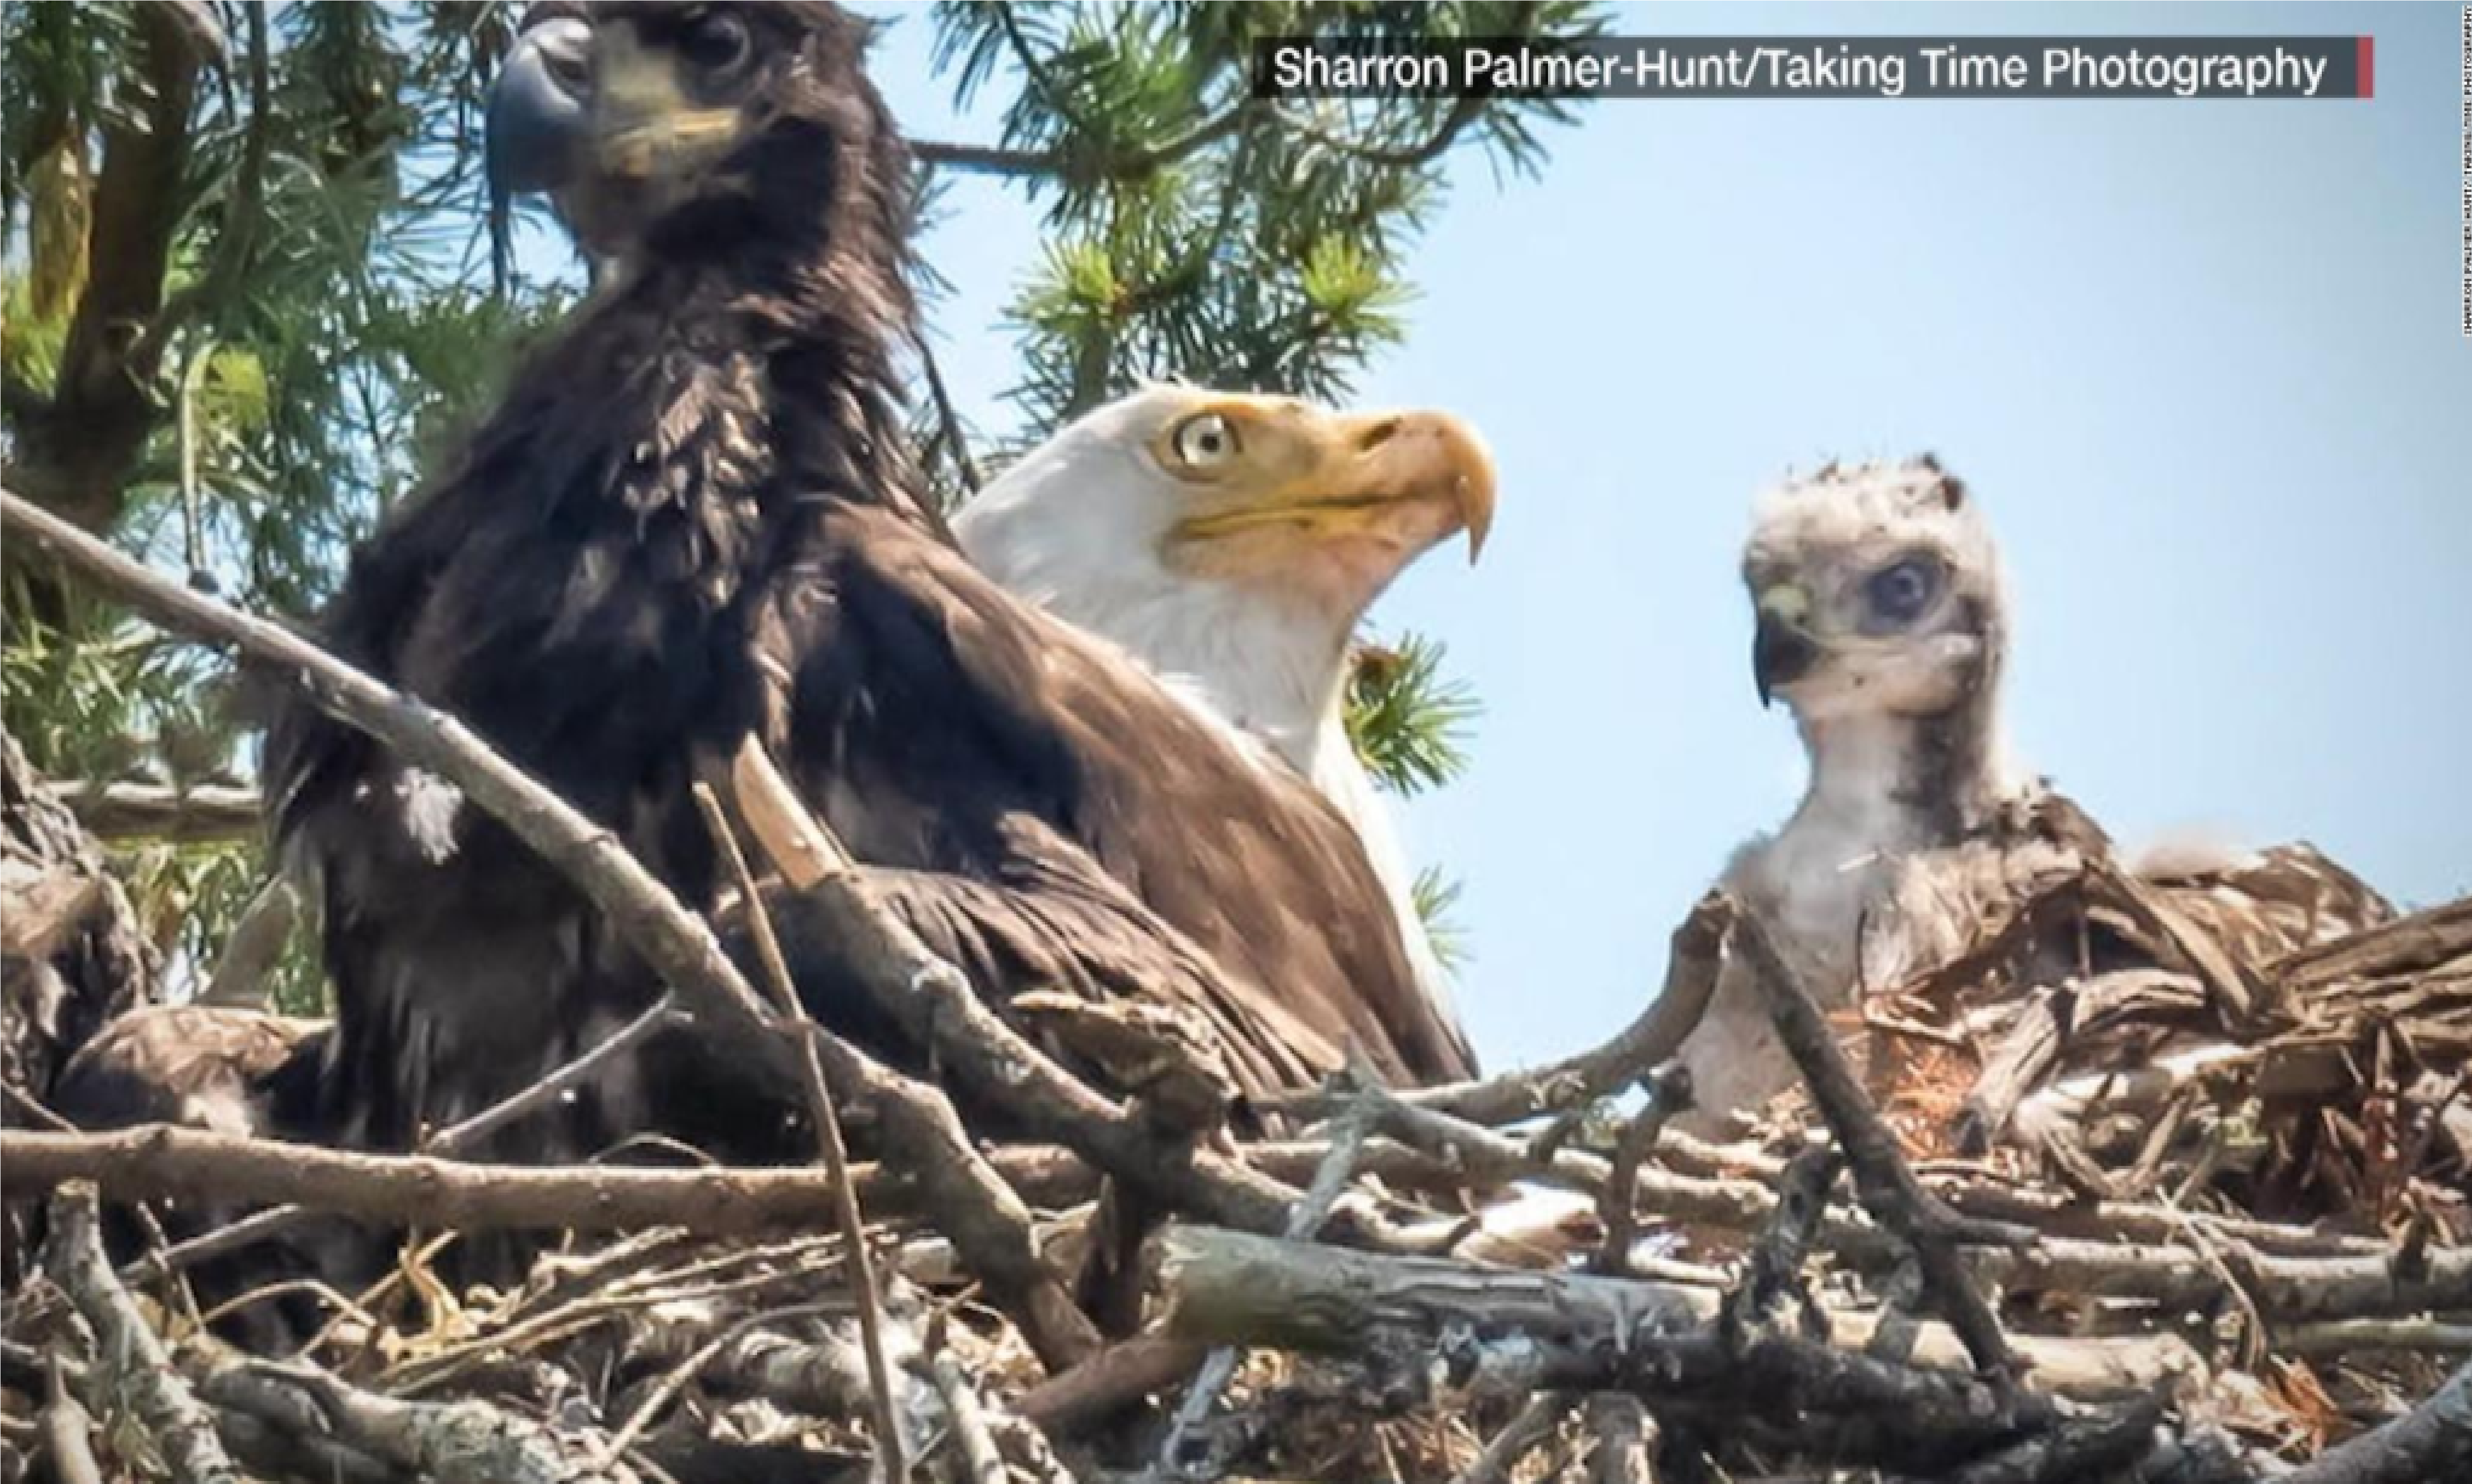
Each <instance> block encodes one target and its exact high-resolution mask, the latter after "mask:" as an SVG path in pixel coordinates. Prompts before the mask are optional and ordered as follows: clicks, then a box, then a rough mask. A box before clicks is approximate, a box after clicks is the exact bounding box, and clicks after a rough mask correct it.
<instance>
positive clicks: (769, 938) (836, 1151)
mask: <svg viewBox="0 0 2472 1484" xmlns="http://www.w3.org/2000/svg"><path fill="white" fill-rule="evenodd" d="M749 745H750V746H752V745H753V744H752V742H751V741H750V743H749ZM695 801H696V807H697V808H699V809H701V810H702V811H703V820H704V827H705V828H706V829H708V830H710V831H711V832H712V838H713V846H714V848H715V849H716V850H719V851H720V852H721V854H722V858H723V859H724V860H725V861H727V862H728V864H729V870H730V874H731V876H732V877H733V878H734V879H735V880H736V882H737V884H738V894H739V896H740V898H742V899H743V900H744V901H745V903H746V906H747V921H748V924H749V929H750V930H751V931H752V933H753V935H754V938H755V957H756V961H757V962H758V963H760V964H762V965H763V966H764V973H765V977H766V978H767V979H768V980H770V981H771V983H772V995H773V1000H774V1002H775V1005H776V1006H777V1008H778V1011H779V1014H780V1015H781V1017H782V1018H783V1019H784V1020H785V1021H787V1022H788V1023H790V1024H792V1025H795V1026H797V1027H799V1028H800V1029H801V1030H802V1031H804V1032H805V1035H804V1036H803V1038H802V1047H801V1049H802V1055H801V1056H800V1057H799V1062H800V1064H801V1069H802V1070H803V1071H804V1072H805V1074H806V1089H807V1112H808V1114H809V1116H811V1117H812V1118H814V1119H815V1123H816V1142H817V1144H818V1145H819V1146H820V1148H821V1150H822V1153H823V1157H824V1172H825V1174H826V1175H827V1176H829V1177H830V1178H831V1180H832V1184H833V1217H834V1220H835V1221H836V1222H837V1223H838V1224H839V1225H840V1227H841V1233H842V1260H843V1261H844V1262H845V1263H847V1264H848V1273H849V1286H850V1291H851V1292H852V1293H853V1294H855V1295H857V1297H858V1329H859V1343H860V1345H861V1346H862V1347H863V1348H864V1349H865V1350H866V1352H867V1381H868V1389H869V1391H871V1392H872V1393H873V1394H874V1398H875V1425H876V1440H875V1449H876V1462H877V1466H878V1467H879V1468H880V1469H881V1470H882V1471H883V1473H884V1477H885V1478H886V1479H887V1480H889V1481H891V1484H902V1481H903V1480H905V1479H907V1478H908V1477H909V1476H910V1465H909V1461H908V1460H907V1459H906V1458H905V1457H904V1456H903V1450H902V1446H901V1416H900V1413H899V1412H898V1411H897V1410H895V1408H894V1406H893V1403H892V1368H891V1364H890V1363H888V1362H887V1361H886V1359H885V1358H884V1290H883V1289H882V1288H880V1287H878V1286H877V1284H876V1281H875V1261H874V1258H873V1257H872V1256H871V1255H870V1254H869V1252H868V1242H867V1218H866V1216H865V1215H864V1214H863V1213H861V1211H860V1210H859V1204H858V1190H857V1188H856V1187H855V1186H854V1185H851V1184H850V1168H849V1146H848V1145H847V1144H845V1143H844V1142H843V1141H842V1119H841V1113H840V1112H839V1111H838V1110H836V1109H835V1108H834V1106H833V1089H832V1084H831V1082H830V1081H829V1080H827V1079H826V1077H825V1076H824V1063H823V1053H822V1051H821V1050H820V1048H819V1046H818V1044H817V1042H818V1041H820V1039H821V1035H822V1033H821V1032H820V1029H819V1028H818V1027H817V1025H816V1023H815V1022H814V1020H812V1019H810V1018H809V1017H808V1015H807V1007H806V1005H805V1004H804V1003H803V1002H801V1001H800V1000H799V998H798V986H797V985H796V983H795V982H794V981H793V980H792V979H791V977H790V966H789V964H788V962H787V961H786V960H784V959H783V958H782V957H781V940H780V939H779V938H777V937H775V936H774V935H773V932H772V917H771V915H769V914H768V913H766V911H765V910H764V898H763V896H762V895H761V894H760V893H759V892H758V891H757V890H756V886H755V873H754V872H753V871H751V870H749V868H748V865H747V852H746V851H744V850H740V849H739V848H738V834H737V832H736V831H735V830H733V829H731V828H730V827H729V817H728V816H727V815H725V814H724V813H723V812H722V808H721V801H720V800H719V799H718V798H716V797H715V796H714V794H713V791H712V787H711V785H709V784H707V783H703V782H701V781H699V782H698V783H697V784H696V785H695Z"/></svg>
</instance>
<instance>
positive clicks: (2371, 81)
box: [2352, 36, 2378, 98]
mask: <svg viewBox="0 0 2472 1484" xmlns="http://www.w3.org/2000/svg"><path fill="white" fill-rule="evenodd" d="M2360 40H2361V90H2360V91H2359V92H2357V93H2354V94H2353V95H2352V96H2353V97H2355V98H2375V97H2376V96H2377V95H2378V38H2377V37H2375V36H2363V37H2361V38H2360Z"/></svg>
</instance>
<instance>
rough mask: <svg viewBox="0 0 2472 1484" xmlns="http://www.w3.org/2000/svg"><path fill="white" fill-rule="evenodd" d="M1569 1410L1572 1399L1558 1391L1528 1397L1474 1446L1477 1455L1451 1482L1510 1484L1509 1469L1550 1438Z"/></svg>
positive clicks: (1462, 1483)
mask: <svg viewBox="0 0 2472 1484" xmlns="http://www.w3.org/2000/svg"><path fill="white" fill-rule="evenodd" d="M1570 1410H1571V1400H1570V1399H1569V1398H1568V1397H1565V1396H1562V1395H1560V1394H1559V1393H1557V1392H1550V1391H1549V1392H1545V1393H1543V1394H1542V1395H1539V1396H1534V1397H1531V1398H1529V1399H1528V1404H1527V1405H1525V1406H1523V1407H1521V1408H1520V1409H1519V1412H1518V1414H1517V1415H1516V1416H1514V1417H1512V1418H1511V1419H1510V1421H1509V1422H1507V1423H1505V1424H1502V1430H1501V1431H1500V1432H1497V1433H1495V1434H1494V1435H1493V1436H1492V1437H1490V1438H1487V1439H1486V1444H1485V1447H1483V1448H1479V1449H1477V1454H1476V1456H1475V1457H1474V1458H1472V1459H1469V1460H1468V1466H1467V1467H1466V1468H1464V1469H1462V1470H1461V1471H1460V1472H1459V1474H1458V1476H1457V1477H1456V1478H1455V1479H1454V1480H1453V1481H1452V1484H1509V1478H1510V1473H1511V1471H1512V1470H1514V1469H1516V1468H1518V1467H1519V1463H1520V1460H1522V1459H1524V1458H1526V1457H1527V1456H1528V1455H1529V1454H1531V1453H1533V1452H1534V1451H1536V1448H1537V1446H1538V1445H1540V1444H1542V1443H1543V1442H1544V1441H1545V1440H1546V1439H1547V1438H1550V1437H1552V1436H1553V1435H1554V1429H1555V1428H1557V1427H1558V1426H1560V1425H1561V1424H1562V1419H1563V1418H1564V1417H1565V1416H1567V1415H1569V1413H1570Z"/></svg>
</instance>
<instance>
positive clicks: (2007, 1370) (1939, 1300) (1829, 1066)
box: [1734, 913, 2016, 1385]
mask: <svg viewBox="0 0 2472 1484" xmlns="http://www.w3.org/2000/svg"><path fill="white" fill-rule="evenodd" d="M1734 941H1735V943H1736V944H1737V945H1740V946H1741V948H1742V949H1743V951H1744V956H1745V958H1746V960H1747V962H1748V963H1749V965H1750V968H1751V970H1752V972H1751V979H1752V982H1753V983H1754V984H1755V985H1757V986H1758V989H1759V993H1760V997H1761V998H1762V999H1763V1000H1764V1001H1765V1002H1766V1003H1767V1006H1768V1011H1769V1018H1770V1019H1771V1021H1773V1022H1774V1024H1775V1025H1776V1031H1777V1040H1778V1041H1781V1042H1783V1043H1784V1045H1785V1048H1786V1051H1787V1053H1788V1054H1789V1055H1791V1056H1792V1057H1793V1058H1794V1062H1795V1065H1796V1066H1797V1067H1799V1068H1800V1069H1801V1071H1802V1076H1803V1081H1804V1082H1806V1083H1807V1084H1809V1085H1810V1088H1811V1093H1812V1100H1813V1101H1814V1102H1815V1103H1817V1104H1818V1108H1819V1113H1820V1116H1821V1117H1822V1118H1824V1119H1826V1120H1827V1122H1828V1128H1829V1132H1831V1133H1832V1134H1835V1135H1836V1136H1837V1142H1838V1145H1839V1146H1840V1147H1841V1148H1842V1149H1843V1150H1844V1151H1845V1158H1846V1161H1847V1162H1848V1163H1850V1164H1852V1165H1853V1167H1854V1182H1855V1188H1856V1190H1857V1191H1858V1192H1859V1193H1860V1195H1861V1197H1862V1201H1863V1207H1864V1209H1866V1210H1867V1211H1869V1212H1870V1213H1871V1215H1872V1217H1873V1218H1874V1219H1875V1220H1877V1221H1878V1222H1879V1223H1880V1224H1881V1225H1882V1226H1884V1227H1886V1228H1888V1229H1889V1230H1890V1231H1891V1232H1893V1233H1896V1234H1897V1236H1898V1237H1899V1238H1900V1239H1902V1240H1903V1241H1905V1242H1906V1243H1907V1244H1909V1245H1910V1246H1912V1247H1913V1251H1914V1256H1915V1258H1916V1260H1917V1261H1918V1262H1920V1264H1921V1265H1922V1273H1923V1281H1924V1283H1925V1285H1926V1286H1927V1287H1928V1288H1929V1289H1930V1291H1931V1295H1932V1299H1933V1302H1934V1304H1937V1306H1938V1308H1939V1311H1940V1314H1941V1317H1943V1318H1945V1319H1946V1320H1947V1321H1948V1322H1949V1327H1950V1328H1953V1329H1955V1330H1956V1331H1957V1332H1958V1336H1959V1338H1961V1339H1962V1340H1963V1341H1964V1342H1965V1349H1966V1352H1967V1353H1969V1354H1971V1355H1972V1356H1973V1357H1974V1363H1975V1365H1976V1366H1977V1367H1978V1368H1979V1369H1981V1370H1982V1371H1983V1372H1984V1374H1985V1375H1986V1376H1992V1377H1995V1378H1997V1379H1998V1380H1999V1381H2000V1383H2001V1384H2004V1385H2005V1384H2007V1383H2008V1382H2009V1380H2011V1379H2013V1378H2014V1371H2015V1361H2014V1359H2013V1357H2011V1356H2010V1354H2009V1341H2008V1337H2007V1336H2006V1335H2005V1334H2003V1333H2002V1332H2001V1328H2000V1320H1999V1317H1998V1316H1997V1315H1996V1314H1994V1313H1993V1312H1992V1310H1991V1305H1990V1304H1989V1302H1988V1301H1986V1300H1985V1298H1984V1297H1983V1294H1982V1291H1981V1290H1980V1289H1978V1288H1976V1287H1975V1286H1974V1279H1973V1277H1972V1276H1971V1275H1969V1274H1968V1273H1967V1272H1966V1271H1965V1265H1964V1263H1963V1262H1962V1261H1961V1259H1960V1257H1959V1256H1958V1243H1959V1242H1960V1240H1961V1239H1963V1237H1964V1236H1967V1235H1971V1236H1974V1237H1975V1238H1977V1239H1978V1240H1979V1239H1981V1238H1982V1237H1984V1236H1985V1235H1989V1236H1993V1237H1994V1238H1995V1239H1997V1238H1999V1237H2002V1236H2007V1235H2013V1234H2016V1233H1994V1232H1990V1231H1988V1230H1987V1229H1988V1228H1989V1223H1985V1222H1974V1221H1969V1220H1967V1219H1966V1218H1964V1217H1961V1216H1959V1215H1958V1214H1957V1213H1956V1212H1955V1211H1952V1210H1950V1209H1948V1208H1947V1207H1946V1206H1944V1205H1943V1204H1941V1202H1940V1200H1939V1198H1938V1197H1937V1196H1936V1195H1933V1194H1932V1193H1931V1192H1930V1191H1928V1190H1926V1189H1924V1188H1923V1186H1922V1183H1921V1182H1920V1181H1918V1180H1916V1179H1915V1178H1914V1172H1913V1168H1912V1167H1911V1166H1909V1165H1908V1164H1907V1163H1906V1159H1905V1156H1904V1155H1903V1154H1901V1153H1899V1152H1898V1149H1897V1140H1896V1136H1895V1135H1894V1134H1891V1133H1890V1131H1889V1126H1888V1125H1887V1124H1886V1123H1885V1122H1883V1121H1882V1120H1881V1118H1880V1113H1879V1110H1878V1109H1876V1108H1873V1107H1872V1106H1871V1100H1870V1099H1869V1098H1868V1097H1866V1096H1865V1095H1864V1092H1863V1085H1862V1083H1861V1081H1860V1080H1859V1079H1857V1078H1856V1077H1855V1075H1854V1068H1853V1067H1852V1066H1851V1065H1848V1064H1847V1062H1846V1060H1845V1053H1844V1051H1843V1050H1842V1049H1841V1048H1840V1047H1839V1046H1838V1044H1837V1038H1836V1037H1835V1036H1834V1035H1832V1034H1831V1033H1830V1032H1829V1029H1828V1021H1827V1018H1826V1017H1824V1016H1822V1015H1821V1014H1820V1013H1819V1006H1818V1004H1816V1003H1814V1002H1813V1000H1812V997H1811V992H1810V991H1808V990H1806V989H1804V988H1803V986H1802V983H1801V981H1800V979H1798V978H1797V977H1796V976H1795V972H1794V969H1792V968H1790V967H1789V966H1788V965H1787V964H1786V962H1785V960H1784V959H1783V958H1782V957H1780V956H1779V955H1778V953H1777V949H1776V945H1775V944H1774V943H1773V942H1771V940H1770V938H1769V934H1768V929H1767V928H1766V927H1765V926H1763V925H1762V924H1761V922H1760V921H1759V918H1758V917H1757V915H1755V914H1752V913H1742V914H1739V915H1738V917H1737V920H1736V922H1735V931H1734Z"/></svg>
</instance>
